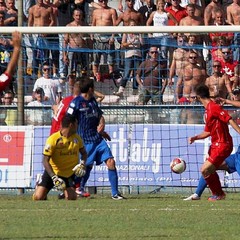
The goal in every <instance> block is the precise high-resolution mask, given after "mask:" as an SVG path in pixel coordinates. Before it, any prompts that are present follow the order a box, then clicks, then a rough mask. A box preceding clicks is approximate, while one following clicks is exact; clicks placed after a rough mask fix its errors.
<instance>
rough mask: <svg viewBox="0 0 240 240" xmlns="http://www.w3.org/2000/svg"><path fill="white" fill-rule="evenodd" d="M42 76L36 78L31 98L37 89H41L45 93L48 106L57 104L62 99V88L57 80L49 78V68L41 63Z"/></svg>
mask: <svg viewBox="0 0 240 240" xmlns="http://www.w3.org/2000/svg"><path fill="white" fill-rule="evenodd" d="M42 71H43V76H42V77H40V78H38V79H37V80H36V82H35V84H34V87H33V98H34V95H35V91H36V89H37V88H38V87H41V88H42V89H43V90H44V92H45V97H44V100H45V101H49V102H50V104H51V105H52V104H58V103H59V102H60V101H61V98H62V86H61V83H60V80H59V79H53V78H52V77H51V68H50V66H49V64H48V63H47V62H44V63H43V67H42Z"/></svg>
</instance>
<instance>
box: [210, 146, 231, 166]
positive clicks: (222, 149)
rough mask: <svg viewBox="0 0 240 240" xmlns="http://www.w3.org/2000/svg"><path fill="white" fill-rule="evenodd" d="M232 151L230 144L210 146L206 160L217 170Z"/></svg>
mask: <svg viewBox="0 0 240 240" xmlns="http://www.w3.org/2000/svg"><path fill="white" fill-rule="evenodd" d="M232 150H233V146H232V144H230V143H229V144H226V143H218V144H214V145H211V146H210V148H209V151H208V155H209V157H208V158H207V160H208V161H209V162H211V163H212V164H213V165H214V166H215V167H216V168H218V167H219V166H220V165H221V164H222V162H223V161H224V160H225V159H226V158H227V157H228V156H229V155H230V154H231V152H232Z"/></svg>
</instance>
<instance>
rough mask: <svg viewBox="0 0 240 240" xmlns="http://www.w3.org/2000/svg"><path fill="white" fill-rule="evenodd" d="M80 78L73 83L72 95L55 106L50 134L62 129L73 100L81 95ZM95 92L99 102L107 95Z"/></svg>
mask: <svg viewBox="0 0 240 240" xmlns="http://www.w3.org/2000/svg"><path fill="white" fill-rule="evenodd" d="M78 80H79V79H78V78H77V79H76V82H75V83H74V85H73V89H72V95H71V96H68V97H65V98H64V99H63V100H62V101H61V102H60V103H59V105H56V106H55V107H53V109H54V116H53V119H52V126H51V130H50V135H52V134H53V133H55V132H57V131H59V130H60V127H61V121H62V118H63V117H64V116H65V114H66V112H67V110H68V107H69V105H70V103H71V101H72V100H73V99H74V98H75V97H77V96H79V95H80V88H79V81H78ZM94 94H95V96H96V98H97V101H98V102H101V101H102V100H103V99H104V97H105V96H104V95H103V94H102V93H100V92H97V91H94ZM55 108H56V109H55Z"/></svg>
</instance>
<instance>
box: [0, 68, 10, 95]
mask: <svg viewBox="0 0 240 240" xmlns="http://www.w3.org/2000/svg"><path fill="white" fill-rule="evenodd" d="M11 79H12V77H11V76H10V75H9V74H8V73H7V72H5V73H3V74H2V75H1V76H0V92H2V91H3V90H4V89H5V88H6V87H7V86H8V85H9V83H10V81H11Z"/></svg>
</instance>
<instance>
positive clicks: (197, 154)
mask: <svg viewBox="0 0 240 240" xmlns="http://www.w3.org/2000/svg"><path fill="white" fill-rule="evenodd" d="M203 128H204V126H203V125H168V124H166V125H165V124H149V125H143V124H135V125H126V124H124V125H120V124H116V125H107V126H106V131H107V132H108V133H109V134H110V136H111V138H112V141H111V142H108V144H109V146H110V148H111V150H112V153H113V156H114V158H115V160H116V165H117V169H118V177H119V185H127V186H128V185H133V186H134V185H135V186H147V185H149V186H154V185H156V186H191V187H195V186H197V184H198V180H199V178H200V167H201V165H202V163H203V162H204V160H205V156H206V155H207V153H208V148H209V144H210V138H208V139H204V140H198V141H196V142H195V143H193V144H192V145H189V144H188V137H190V136H194V135H196V134H198V133H200V132H202V131H203ZM230 130H231V134H232V136H233V139H234V146H235V148H234V150H233V152H234V151H235V150H236V149H237V147H238V144H239V141H238V138H239V137H238V134H237V133H236V132H235V131H234V130H232V129H230ZM48 135H49V128H48V127H46V128H35V129H34V136H35V137H34V147H33V177H34V179H33V180H34V181H35V180H36V175H37V174H38V173H41V172H42V171H43V166H42V151H43V147H44V145H45V141H46V138H47V137H48ZM175 157H181V158H183V159H184V160H185V161H186V163H187V169H186V171H185V172H184V173H182V174H175V173H172V172H171V170H170V166H169V165H170V162H171V160H172V159H173V158H175ZM219 175H220V180H221V183H222V186H229V187H231V186H234V187H239V186H240V181H239V176H238V174H234V175H233V174H231V175H229V176H228V178H226V176H225V174H224V172H223V171H221V172H219ZM233 177H234V178H233ZM232 178H233V179H232ZM226 183H227V184H228V185H227V184H226ZM87 185H88V186H109V185H110V184H109V179H108V171H107V167H106V165H105V164H102V165H100V166H94V168H93V170H92V172H91V175H90V178H89V180H88V183H87Z"/></svg>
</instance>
